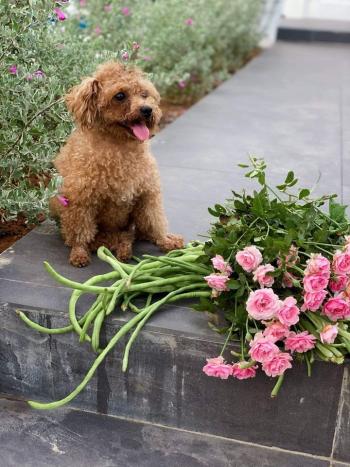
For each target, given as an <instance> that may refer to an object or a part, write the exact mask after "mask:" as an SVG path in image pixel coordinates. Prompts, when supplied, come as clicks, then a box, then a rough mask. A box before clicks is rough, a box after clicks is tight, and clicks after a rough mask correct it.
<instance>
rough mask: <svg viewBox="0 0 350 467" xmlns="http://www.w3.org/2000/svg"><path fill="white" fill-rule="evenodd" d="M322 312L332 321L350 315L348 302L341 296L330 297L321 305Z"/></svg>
mask: <svg viewBox="0 0 350 467" xmlns="http://www.w3.org/2000/svg"><path fill="white" fill-rule="evenodd" d="M323 313H324V314H325V315H326V316H328V318H329V319H330V320H332V321H337V320H338V319H346V318H349V317H350V306H349V303H348V302H347V301H346V300H344V298H341V297H333V298H330V299H329V300H328V301H327V302H326V303H325V304H324V307H323Z"/></svg>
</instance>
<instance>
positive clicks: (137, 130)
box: [131, 123, 149, 141]
mask: <svg viewBox="0 0 350 467" xmlns="http://www.w3.org/2000/svg"><path fill="white" fill-rule="evenodd" d="M131 129H132V132H133V133H134V135H135V136H136V138H137V139H139V140H140V141H146V139H148V138H149V129H148V128H147V126H146V125H145V124H144V123H135V125H131Z"/></svg>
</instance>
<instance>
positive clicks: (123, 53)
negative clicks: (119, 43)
mask: <svg viewBox="0 0 350 467" xmlns="http://www.w3.org/2000/svg"><path fill="white" fill-rule="evenodd" d="M121 57H122V59H123V60H129V53H128V52H127V51H126V50H125V51H124V52H122V55H121Z"/></svg>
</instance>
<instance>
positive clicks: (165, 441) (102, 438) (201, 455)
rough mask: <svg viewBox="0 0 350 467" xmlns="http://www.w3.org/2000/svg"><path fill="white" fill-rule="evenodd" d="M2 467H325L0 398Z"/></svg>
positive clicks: (268, 451)
mask: <svg viewBox="0 0 350 467" xmlns="http://www.w3.org/2000/svg"><path fill="white" fill-rule="evenodd" d="M0 410H1V426H0V450H1V460H0V465H1V467H18V466H19V465H24V466H26V467H47V466H50V467H51V466H52V467H67V466H69V467H155V466H160V467H200V466H203V467H204V466H205V467H260V466H261V467H262V466H264V467H276V466H288V467H328V466H329V465H330V464H329V461H327V460H324V459H320V458H315V457H307V456H302V455H298V454H297V453H289V452H283V451H278V450H272V449H266V448H264V447H259V446H254V445H247V444H242V443H239V442H237V441H233V440H226V439H220V438H216V437H211V436H207V435H200V434H197V433H190V432H184V431H180V430H172V429H169V428H166V427H160V426H155V425H150V424H144V423H140V422H134V421H127V420H123V419H118V418H114V417H105V416H102V415H97V414H92V413H88V412H80V411H75V410H68V409H63V410H60V411H59V412H35V411H32V410H31V409H30V408H28V406H27V405H26V404H25V403H23V402H13V401H8V400H4V399H2V400H1V399H0Z"/></svg>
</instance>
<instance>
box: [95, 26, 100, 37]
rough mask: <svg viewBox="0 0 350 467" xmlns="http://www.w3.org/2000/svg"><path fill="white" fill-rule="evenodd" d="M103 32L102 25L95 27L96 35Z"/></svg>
mask: <svg viewBox="0 0 350 467" xmlns="http://www.w3.org/2000/svg"><path fill="white" fill-rule="evenodd" d="M101 32H102V29H101V28H100V26H96V27H95V29H94V33H95V34H96V36H99V35H100V34H101Z"/></svg>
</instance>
